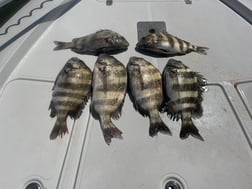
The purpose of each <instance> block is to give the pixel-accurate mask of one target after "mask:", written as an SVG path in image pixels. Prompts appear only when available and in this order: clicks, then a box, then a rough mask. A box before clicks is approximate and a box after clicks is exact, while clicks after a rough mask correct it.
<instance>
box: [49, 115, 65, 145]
mask: <svg viewBox="0 0 252 189" xmlns="http://www.w3.org/2000/svg"><path fill="white" fill-rule="evenodd" d="M66 133H68V128H67V125H66V122H63V123H61V122H59V121H58V120H57V121H56V123H55V125H54V127H53V129H52V131H51V134H50V139H51V140H54V139H56V138H57V137H58V136H61V137H62V136H63V135H64V134H66Z"/></svg>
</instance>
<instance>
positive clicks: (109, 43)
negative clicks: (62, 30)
mask: <svg viewBox="0 0 252 189" xmlns="http://www.w3.org/2000/svg"><path fill="white" fill-rule="evenodd" d="M54 43H55V44H56V45H57V46H56V47H55V48H54V50H61V49H71V50H72V51H74V52H76V53H80V54H90V55H99V54H101V53H109V54H113V53H119V52H122V51H125V50H127V48H128V46H129V43H128V41H127V40H126V39H125V38H124V37H123V36H121V35H120V34H118V33H116V32H114V31H112V30H100V31H97V32H96V33H92V34H89V35H86V36H84V37H80V38H75V39H73V40H72V42H60V41H54Z"/></svg>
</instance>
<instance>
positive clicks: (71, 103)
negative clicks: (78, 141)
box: [49, 57, 92, 139]
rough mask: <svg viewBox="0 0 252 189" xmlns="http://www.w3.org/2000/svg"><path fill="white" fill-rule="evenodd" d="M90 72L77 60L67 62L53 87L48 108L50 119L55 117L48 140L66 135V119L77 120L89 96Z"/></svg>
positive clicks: (74, 58)
mask: <svg viewBox="0 0 252 189" xmlns="http://www.w3.org/2000/svg"><path fill="white" fill-rule="evenodd" d="M91 82H92V72H91V70H90V69H89V68H88V67H87V66H86V64H85V63H84V62H83V61H82V60H80V59H79V58H76V57H73V58H71V59H69V60H68V61H67V63H66V64H65V66H64V67H63V69H62V70H61V71H60V73H59V74H58V76H57V78H56V81H55V83H54V86H53V89H52V90H53V93H52V100H51V104H50V106H49V109H51V114H50V116H51V117H55V116H56V117H57V120H56V123H55V125H54V127H53V129H52V131H51V134H50V139H55V138H57V136H61V137H62V136H63V135H64V134H65V133H68V128H67V123H66V120H67V117H68V116H70V117H71V118H74V119H77V118H79V117H80V115H81V113H82V109H83V108H84V107H85V105H86V103H87V101H88V99H89V97H90V95H91Z"/></svg>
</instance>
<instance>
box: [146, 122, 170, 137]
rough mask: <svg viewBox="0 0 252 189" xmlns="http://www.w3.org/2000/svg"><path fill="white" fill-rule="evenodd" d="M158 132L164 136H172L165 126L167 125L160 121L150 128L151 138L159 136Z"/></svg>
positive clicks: (151, 124)
mask: <svg viewBox="0 0 252 189" xmlns="http://www.w3.org/2000/svg"><path fill="white" fill-rule="evenodd" d="M158 132H161V133H163V134H167V135H172V133H171V131H170V129H169V128H168V127H167V126H166V125H165V123H164V122H163V121H162V120H160V121H159V122H151V123H150V127H149V135H150V136H151V137H153V136H155V135H157V133H158Z"/></svg>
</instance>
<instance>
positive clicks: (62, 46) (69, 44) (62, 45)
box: [53, 41, 72, 51]
mask: <svg viewBox="0 0 252 189" xmlns="http://www.w3.org/2000/svg"><path fill="white" fill-rule="evenodd" d="M54 44H55V45H56V47H55V48H54V49H53V50H55V51H56V50H61V49H70V48H72V42H61V41H54Z"/></svg>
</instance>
